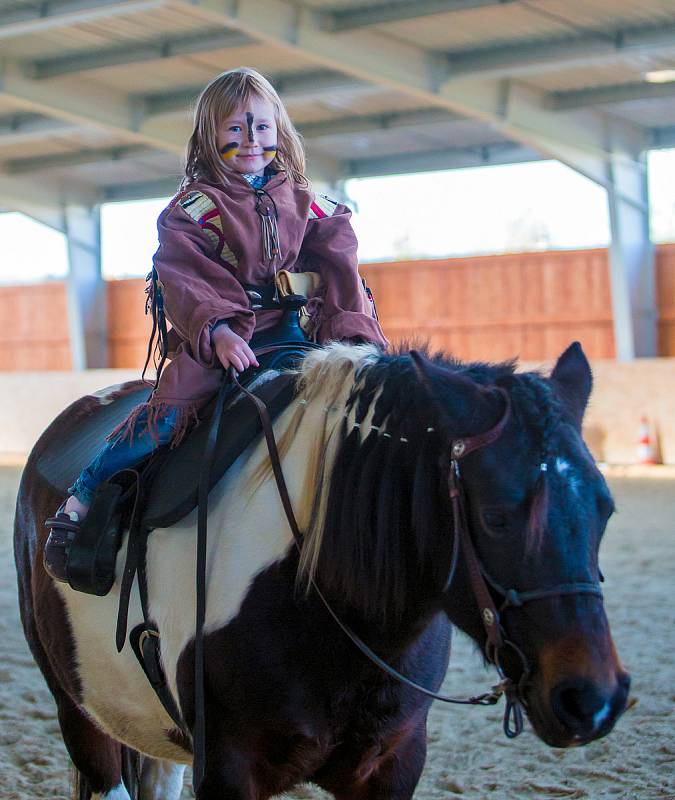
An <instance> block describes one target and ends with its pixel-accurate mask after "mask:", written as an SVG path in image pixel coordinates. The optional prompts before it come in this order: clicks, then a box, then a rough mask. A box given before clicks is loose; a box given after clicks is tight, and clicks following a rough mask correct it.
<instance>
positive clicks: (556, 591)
mask: <svg viewBox="0 0 675 800" xmlns="http://www.w3.org/2000/svg"><path fill="white" fill-rule="evenodd" d="M411 355H413V354H412V353H411ZM418 359H419V356H417V354H414V355H413V362H414V364H415V367H416V369H417V371H418V373H422V374H421V375H420V377H422V378H423V383H424V384H425V385H426V386H427V388H428V380H427V376H426V374H425V373H424V372H423V368H422V367H421V364H420V362H419V361H418ZM230 375H231V378H232V380H233V381H234V382H235V383H236V384H237V386H238V387H239V389H240V391H241V392H242V393H243V394H244V395H246V396H247V397H248V398H249V400H251V402H252V403H254V405H255V406H256V409H257V411H258V415H259V417H260V421H261V424H262V428H263V432H264V434H265V439H266V441H267V447H268V450H269V455H270V462H271V465H272V471H273V473H274V477H275V480H276V483H277V489H278V492H279V497H280V498H281V502H282V505H283V508H284V512H285V513H286V518H287V520H288V524H289V526H290V529H291V532H292V534H293V538H294V540H295V544H296V547H297V548H298V550H299V551H300V550H302V545H303V536H302V533H301V531H300V528H299V526H298V523H297V520H296V518H295V514H294V512H293V506H292V503H291V499H290V495H289V493H288V489H287V486H286V480H285V478H284V474H283V470H282V467H281V459H280V457H279V452H278V450H277V445H276V440H275V438H274V431H273V429H272V423H271V420H270V417H269V414H268V412H267V408H266V407H265V404H264V403H263V402H262V401H261V400H260V399H259V398H258V397H256V396H255V395H253V394H252V393H251V392H249V391H248V390H247V389H246V388H244V387H243V386H241V385H240V384H239V382H238V381H237V379H236V375H235V373H234V372H233V371H231V373H230ZM497 391H498V392H499V393H500V394H501V396H502V397H503V399H504V412H503V414H502V416H501V419H500V420H499V421H498V422H497V424H496V425H495V426H494V427H493V428H491V429H490V430H488V431H487V432H485V433H482V434H479V435H477V436H471V437H467V438H463V439H454V440H453V441H452V442H451V443H450V472H449V475H448V492H449V495H450V501H451V504H452V514H453V528H454V535H453V544H452V556H451V562H450V569H449V572H448V578H447V580H446V582H445V587H444V592H447V591H448V590H449V589H450V586H451V585H452V581H453V579H454V576H455V572H456V567H457V563H458V561H459V553H460V549H461V552H462V554H463V556H464V561H465V564H466V568H467V572H468V575H469V581H470V584H471V589H472V592H473V595H474V599H475V601H476V605H477V606H478V610H479V613H480V618H481V621H482V624H483V627H484V629H485V634H486V643H485V655H486V658H487V659H488V661H489V662H490V663H492V664H493V665H494V667H495V668H496V670H497V673H498V675H499V678H500V680H499V683H498V684H497V685H496V686H494V687H493V688H492V690H491V691H489V692H486V693H484V694H481V695H477V696H474V697H468V698H457V697H448V696H446V695H442V694H438V693H436V692H433V691H431V690H430V689H427V688H425V687H424V686H421V685H419V684H417V683H415V682H414V681H412V680H410V678H407V677H406V676H405V675H402V674H401V673H400V672H398V671H397V670H396V669H394V668H393V667H392V666H390V665H389V664H387V663H386V661H384V660H383V659H381V658H380V657H379V656H378V655H377V654H376V653H374V652H373V651H372V650H371V649H370V648H369V647H368V645H367V644H366V643H365V642H364V641H363V640H362V639H360V638H359V637H358V636H357V635H356V634H355V633H354V632H353V631H352V630H351V629H350V628H349V627H348V626H347V625H345V624H344V623H343V622H342V620H341V619H340V618H339V617H338V615H337V614H336V613H335V611H334V610H333V609H332V607H331V606H330V604H329V602H328V600H327V599H326V598H325V596H324V595H323V593H322V592H321V590H320V589H319V587H318V586H317V585H316V583H314V581H312V586H313V589H314V590H315V591H316V593H317V595H318V597H319V599H320V600H321V602H322V603H323V605H324V606H325V608H326V610H327V611H328V613H329V614H330V615H331V617H332V618H333V619H334V620H335V622H336V623H337V625H338V626H339V627H340V628H341V629H342V630H343V631H344V633H345V634H346V635H347V636H348V637H349V639H350V640H351V641H352V642H353V643H354V644H355V645H356V646H357V647H358V648H359V650H361V652H362V653H363V654H364V655H365V656H367V658H368V659H370V661H372V662H373V663H374V664H376V665H377V666H378V667H380V668H381V669H382V670H384V671H385V672H386V673H388V674H389V675H391V676H392V677H394V678H396V680H398V681H400V682H401V683H404V684H405V685H406V686H410V687H411V688H413V689H415V690H417V691H419V692H421V693H422V694H424V695H426V696H427V697H431V698H433V699H434V700H441V701H442V702H444V703H458V704H462V705H494V704H495V703H497V702H498V701H499V698H500V697H501V696H502V695H504V696H505V698H506V708H505V711H504V723H503V729H504V733H505V734H506V736H508V737H509V738H514V737H516V736H518V735H519V734H520V733H521V732H522V730H523V707H524V705H525V698H524V689H525V686H526V683H527V680H528V678H529V675H530V666H529V663H528V661H527V658H526V657H525V654H524V653H523V652H522V650H521V649H520V648H519V647H518V646H517V645H516V644H514V643H513V642H512V641H510V640H509V639H508V638H507V637H506V633H505V631H504V628H503V627H502V625H501V620H500V615H501V612H503V611H504V610H506V609H507V608H509V607H519V606H522V605H524V604H526V603H530V602H532V601H534V600H541V599H545V598H549V597H555V596H559V595H567V594H594V595H597V596H599V597H602V592H601V590H600V586H599V584H597V583H561V584H557V585H555V586H552V587H546V588H544V589H536V590H532V591H526V592H519V591H517V590H516V589H505V588H503V587H502V586H500V585H499V584H498V583H497V581H495V580H494V579H493V578H492V577H491V576H490V575H489V573H488V572H487V570H486V569H485V567H484V566H483V565H482V563H481V562H480V560H479V558H478V555H477V553H476V549H475V547H474V544H473V541H472V539H471V535H470V531H469V525H468V522H467V515H466V499H465V491H464V487H463V484H462V478H461V471H460V461H461V460H463V459H464V458H466V456H468V455H470V454H471V453H473V452H475V451H476V450H479V449H481V448H483V447H487V446H489V445H491V444H494V442H496V441H497V440H498V439H499V437H500V436H501V435H502V433H503V432H504V429H505V428H506V426H507V424H508V422H509V420H510V419H511V399H510V397H509V395H508V394H507V393H506V392H505V391H504V390H503V389H501V388H499V387H497ZM488 585H489V586H490V587H492V589H493V590H494V591H495V592H497V593H498V594H500V595H501V596H502V597H503V598H504V600H503V602H502V603H501V605H500V607H499V610H498V609H497V606H496V604H495V602H494V600H493V598H492V594H491V593H490V589H489V588H488ZM506 649H511V650H513V652H514V653H515V654H516V655H517V656H518V658H519V659H520V661H521V663H522V667H523V672H522V675H521V677H520V679H519V681H518V683H517V684H516V683H514V682H513V681H512V680H511V678H508V677H507V676H506V675H505V673H504V670H503V668H502V665H501V661H500V659H501V656H502V654H503V653H504V651H505V650H506Z"/></svg>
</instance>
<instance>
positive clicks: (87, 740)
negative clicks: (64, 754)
mask: <svg viewBox="0 0 675 800" xmlns="http://www.w3.org/2000/svg"><path fill="white" fill-rule="evenodd" d="M54 697H55V699H56V705H57V707H58V715H59V725H60V726H61V733H62V735H63V741H64V742H65V745H66V748H67V750H68V754H69V755H70V758H71V760H72V762H73V764H74V765H75V769H76V770H77V772H78V793H77V795H76V796H77V797H78V798H87V797H92V800H99V799H100V800H130V795H129V793H128V791H127V789H126V788H125V786H124V778H125V777H127V776H125V775H124V772H126V771H128V770H129V765H126V766H124V765H123V760H124V758H123V752H122V750H123V748H122V745H120V744H119V742H116V741H114V740H113V739H111V738H110V737H109V736H106V734H105V733H103V731H102V730H101V729H100V728H99V727H98V726H97V725H95V724H94V723H93V722H92V721H91V719H89V717H88V716H86V715H85V714H84V713H83V712H82V711H81V710H80V709H79V708H78V706H77V705H75V703H74V702H73V701H72V700H71V699H70V697H69V696H68V695H67V694H66V693H65V692H60V691H59V692H54ZM127 752H130V751H127ZM132 770H133V767H132ZM131 782H132V781H130V783H131Z"/></svg>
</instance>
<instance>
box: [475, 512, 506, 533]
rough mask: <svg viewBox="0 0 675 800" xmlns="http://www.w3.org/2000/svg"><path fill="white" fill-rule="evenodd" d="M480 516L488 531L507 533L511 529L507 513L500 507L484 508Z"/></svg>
mask: <svg viewBox="0 0 675 800" xmlns="http://www.w3.org/2000/svg"><path fill="white" fill-rule="evenodd" d="M480 518H481V522H482V523H483V527H484V528H485V529H486V530H487V531H488V533H497V534H499V533H506V531H508V529H509V521H508V517H507V515H506V514H505V513H504V512H503V511H500V509H498V508H482V509H481V512H480Z"/></svg>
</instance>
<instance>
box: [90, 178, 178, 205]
mask: <svg viewBox="0 0 675 800" xmlns="http://www.w3.org/2000/svg"><path fill="white" fill-rule="evenodd" d="M179 183H180V176H179V175H177V176H176V177H175V178H159V179H157V180H153V181H139V182H138V183H118V184H110V185H108V186H105V187H103V190H102V202H104V203H121V202H126V201H128V200H150V199H154V198H156V197H173V196H174V195H175V194H176V192H177V191H178V184H179Z"/></svg>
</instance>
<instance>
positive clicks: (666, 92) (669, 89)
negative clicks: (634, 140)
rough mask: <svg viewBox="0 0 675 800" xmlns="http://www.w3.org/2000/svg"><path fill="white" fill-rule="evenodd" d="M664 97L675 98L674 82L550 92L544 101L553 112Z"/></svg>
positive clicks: (628, 84)
mask: <svg viewBox="0 0 675 800" xmlns="http://www.w3.org/2000/svg"><path fill="white" fill-rule="evenodd" d="M664 97H665V98H668V97H675V81H674V82H672V83H647V82H646V81H643V82H642V83H619V84H613V85H611V86H595V87H593V88H591V89H574V90H570V91H564V92H551V93H550V94H549V95H548V97H547V99H546V105H547V107H548V108H550V109H552V110H553V111H567V110H573V109H576V108H589V107H594V106H599V105H609V104H611V103H627V102H630V101H631V100H658V99H662V98H664Z"/></svg>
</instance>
